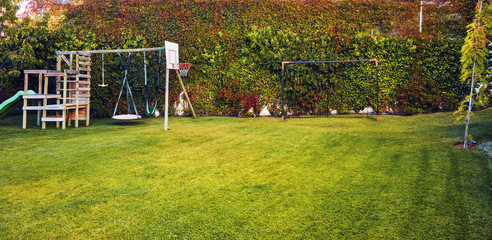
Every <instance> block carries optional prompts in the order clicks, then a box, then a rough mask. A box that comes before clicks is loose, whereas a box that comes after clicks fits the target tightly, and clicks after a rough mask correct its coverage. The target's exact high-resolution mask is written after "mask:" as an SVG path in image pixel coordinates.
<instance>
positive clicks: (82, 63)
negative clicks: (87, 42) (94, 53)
mask: <svg viewBox="0 0 492 240" xmlns="http://www.w3.org/2000/svg"><path fill="white" fill-rule="evenodd" d="M80 58H81V57H79V60H82V59H80ZM90 60H91V59H90V58H89V61H90ZM79 65H84V66H90V65H91V62H79ZM79 70H82V69H80V67H79Z"/></svg>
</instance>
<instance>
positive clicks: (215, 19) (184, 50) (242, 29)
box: [0, 0, 465, 117]
mask: <svg viewBox="0 0 492 240" xmlns="http://www.w3.org/2000/svg"><path fill="white" fill-rule="evenodd" d="M36 2H37V3H36V4H37V5H36V4H34V5H33V6H38V7H37V8H32V11H33V12H36V11H39V9H40V7H39V6H43V7H44V9H45V11H47V12H48V13H49V14H51V16H58V15H64V16H65V17H64V19H65V20H64V21H63V22H62V23H59V24H54V25H53V24H51V25H48V26H49V27H46V26H45V27H44V30H43V31H44V32H43V33H42V35H44V36H46V38H47V41H48V42H47V43H45V44H44V46H52V48H53V49H50V50H49V51H46V52H44V50H42V47H43V46H38V47H34V48H33V49H32V51H31V53H34V52H35V53H36V54H38V56H36V57H34V58H35V59H37V60H41V59H43V60H42V61H43V62H44V63H46V64H45V65H40V64H37V65H36V64H33V63H31V64H29V61H26V60H23V62H24V63H26V64H27V65H29V66H25V67H22V68H19V67H17V69H26V68H53V67H54V66H55V65H54V63H53V59H54V55H53V53H54V52H55V51H56V50H81V49H117V48H132V47H150V46H163V45H164V41H165V40H167V41H173V42H177V43H178V44H179V45H180V57H181V59H180V61H182V62H192V63H193V67H192V70H191V71H190V75H191V77H189V78H186V79H184V80H185V85H186V86H187V87H188V88H189V89H188V90H189V92H190V97H191V98H192V100H193V102H194V105H195V107H196V108H197V111H198V112H199V113H201V114H205V115H242V116H244V115H245V114H248V113H247V112H248V110H249V109H251V108H252V109H253V112H254V113H255V114H258V113H259V110H260V109H261V108H262V107H264V106H267V107H268V108H269V110H271V112H273V113H274V114H278V113H279V112H278V111H279V109H280V97H281V93H280V75H281V69H280V68H281V64H280V63H281V62H282V61H305V60H311V61H316V60H348V59H378V60H379V66H380V67H379V80H380V88H381V92H380V102H381V105H382V106H383V110H386V111H391V112H397V113H402V114H413V113H420V112H428V111H432V110H438V109H452V108H454V107H456V101H457V99H461V98H462V96H463V84H462V83H460V82H459V81H457V79H458V76H459V62H458V61H457V59H459V56H460V53H459V48H460V46H461V44H462V41H461V40H445V39H441V37H443V36H453V37H458V38H459V37H460V36H462V35H463V32H464V30H463V29H462V28H461V27H460V26H463V24H462V21H463V19H464V18H462V17H458V18H454V17H452V16H456V14H458V15H460V14H461V12H463V11H465V10H464V8H463V7H462V6H464V5H459V4H457V3H458V2H460V1H452V3H451V4H449V3H448V2H447V1H437V0H436V1H433V2H434V3H436V4H429V5H426V6H425V8H424V13H425V14H426V15H425V16H426V18H425V21H424V27H426V28H424V29H426V31H425V32H424V33H419V32H418V24H416V23H418V19H417V18H416V14H413V13H417V12H418V8H419V4H420V1H416V0H411V1H386V0H370V1H360V0H354V1H328V0H310V1H276V0H265V1H253V0H238V1H232V0H219V1H208V0H199V1H195V0H193V1H192V0H168V1H160V0H150V1H144V0H119V1H116V0H109V1H100V0H84V1H79V2H78V3H77V4H65V5H60V4H54V2H53V1H51V0H39V1H38V0H36ZM460 11H461V12H460ZM461 15H462V16H464V15H463V14H461ZM47 17H49V16H47ZM51 19H52V18H51ZM50 21H51V20H50ZM53 26H57V27H53ZM431 26H435V27H431ZM25 27H26V28H27V25H26V26H25ZM19 31H20V30H19ZM371 33H372V35H371ZM410 37H411V38H410ZM18 48H19V47H17V49H18ZM9 49H16V47H14V46H9ZM31 55H32V54H31ZM149 56H150V55H149ZM142 57H143V56H142V55H141V54H134V55H133V56H132V60H131V63H132V64H131V66H130V67H131V71H130V83H131V84H132V88H133V89H134V92H135V93H136V99H137V105H138V107H139V108H140V109H143V108H144V107H145V94H144V92H145V90H144V89H145V86H144V84H143V81H142V79H143V65H142V61H143V59H142ZM151 58H152V59H156V57H155V55H153V56H151ZM48 59H49V61H48ZM92 59H93V75H94V76H93V81H94V82H95V84H93V87H94V88H95V89H94V91H93V93H94V94H93V96H92V103H93V104H92V106H93V111H91V112H92V114H93V115H94V116H101V117H104V116H109V115H111V114H112V109H111V108H112V105H113V103H115V102H116V100H117V95H118V94H117V93H118V92H119V87H120V85H119V84H120V82H121V80H122V74H123V68H122V63H121V60H120V59H119V58H118V57H117V56H116V55H115V56H109V55H106V56H105V65H106V75H105V76H106V78H105V81H106V82H107V83H109V87H108V88H100V87H98V86H97V83H101V81H102V79H101V75H100V69H101V68H100V66H101V65H102V62H101V61H102V59H101V56H100V54H94V55H93V57H92ZM48 63H50V64H48ZM148 67H149V68H151V69H150V70H151V71H153V72H154V73H155V72H156V69H157V64H156V63H155V62H152V63H149V64H148ZM13 68H14V67H12V66H9V67H8V69H13ZM287 70H288V71H287V72H286V79H287V80H288V81H287V88H286V96H287V98H288V99H287V104H288V106H289V107H290V108H291V109H290V110H291V111H293V112H295V113H299V114H301V113H309V114H320V113H324V112H326V111H327V110H328V109H337V110H339V111H340V112H347V111H351V110H354V111H358V110H361V109H363V108H364V107H367V106H375V101H376V99H375V96H376V89H375V77H374V76H375V68H374V64H373V63H365V64H331V65H329V66H328V65H309V66H300V65H299V66H294V65H292V66H288V69H287ZM17 79H18V77H17ZM176 80H177V79H176V77H174V76H172V78H171V81H172V82H171V88H170V92H171V99H173V100H178V99H179V98H180V92H181V90H180V86H179V84H178V83H177V82H176ZM15 81H18V80H15ZM153 83H154V86H155V82H153ZM19 84H20V83H18V84H17V85H9V87H8V89H10V90H9V91H10V92H12V91H14V90H16V89H18V88H19V86H20V85H19ZM156 93H157V90H156V89H153V90H152V92H151V94H153V95H156ZM7 94H9V93H7ZM3 97H6V95H4V96H0V98H3ZM159 100H160V101H161V102H162V100H163V96H159ZM108 103H111V104H108ZM113 106H114V105H113Z"/></svg>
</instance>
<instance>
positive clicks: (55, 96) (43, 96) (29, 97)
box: [22, 94, 61, 99]
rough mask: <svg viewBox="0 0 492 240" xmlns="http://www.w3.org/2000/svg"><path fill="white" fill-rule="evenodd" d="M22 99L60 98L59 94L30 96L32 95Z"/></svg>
mask: <svg viewBox="0 0 492 240" xmlns="http://www.w3.org/2000/svg"><path fill="white" fill-rule="evenodd" d="M22 98H23V99H45V98H46V99H50V98H61V95H60V94H32V95H24V96H22Z"/></svg>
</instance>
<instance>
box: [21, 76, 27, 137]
mask: <svg viewBox="0 0 492 240" xmlns="http://www.w3.org/2000/svg"><path fill="white" fill-rule="evenodd" d="M28 79H29V76H28V74H27V73H24V94H26V93H27V84H28ZM23 104H24V106H23V108H22V128H23V129H26V128H27V110H26V109H25V108H26V107H27V99H26V98H24V102H23Z"/></svg>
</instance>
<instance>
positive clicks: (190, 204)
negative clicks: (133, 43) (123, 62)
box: [0, 108, 492, 239]
mask: <svg viewBox="0 0 492 240" xmlns="http://www.w3.org/2000/svg"><path fill="white" fill-rule="evenodd" d="M33 118H34V117H31V120H32V119H33ZM453 119H454V117H453V116H452V114H451V113H438V114H431V115H418V116H412V117H401V116H382V117H381V122H379V123H378V122H376V121H375V120H374V118H370V117H364V116H333V117H328V118H327V117H313V118H291V119H288V120H287V121H286V122H281V120H280V119H278V118H246V119H238V118H226V117H201V118H199V119H197V120H194V119H191V118H181V117H172V118H170V122H169V126H170V131H167V132H165V131H163V130H162V128H163V119H162V118H158V119H156V118H152V119H145V120H141V121H137V122H135V124H133V125H128V124H120V123H119V122H116V121H114V120H110V119H100V120H93V121H92V122H91V126H89V127H85V126H83V127H79V128H77V129H75V128H68V129H66V130H61V129H56V128H55V127H54V126H53V125H49V126H48V129H47V130H41V129H38V128H36V127H35V126H34V123H33V122H32V121H31V122H30V124H29V126H28V127H29V128H28V129H27V130H23V129H21V117H10V118H6V119H0V239H57V238H58V239H72V238H74V239H107V238H112V239H119V238H123V239H136V238H142V239H149V238H155V239H381V238H382V239H394V238H397V239H409V238H417V239H491V238H492V185H491V183H492V170H491V168H490V162H491V159H490V158H488V157H487V156H486V155H485V154H484V153H483V152H481V151H480V150H475V149H460V148H456V147H454V146H453V144H454V143H456V142H458V141H459V139H461V138H462V133H463V125H460V126H458V125H456V124H455V123H454V122H453ZM81 125H84V124H81ZM471 132H472V134H473V136H474V138H475V139H476V140H478V141H479V142H480V141H491V140H492V109H490V108H489V109H487V110H484V111H480V112H477V113H475V115H474V116H473V118H472V123H471Z"/></svg>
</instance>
